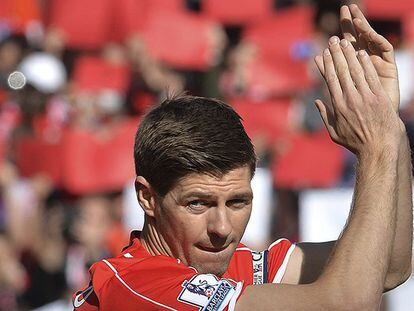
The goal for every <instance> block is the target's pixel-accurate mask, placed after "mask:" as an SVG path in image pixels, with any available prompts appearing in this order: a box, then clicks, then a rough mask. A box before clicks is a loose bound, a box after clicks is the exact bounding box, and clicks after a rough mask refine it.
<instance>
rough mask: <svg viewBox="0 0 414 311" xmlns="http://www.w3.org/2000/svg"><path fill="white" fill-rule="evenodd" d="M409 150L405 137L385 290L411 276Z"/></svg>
mask: <svg viewBox="0 0 414 311" xmlns="http://www.w3.org/2000/svg"><path fill="white" fill-rule="evenodd" d="M411 172H412V168H411V150H410V145H409V142H408V138H407V136H406V135H405V136H404V138H403V139H402V140H401V144H400V150H399V158H398V201H397V202H398V203H397V212H396V213H397V214H396V215H397V216H396V217H397V218H396V228H395V237H394V242H393V247H392V253H391V260H390V267H389V269H388V273H387V279H386V283H385V290H389V289H392V288H394V287H396V286H398V285H400V284H401V283H402V282H404V281H405V280H406V279H407V278H408V277H409V275H410V274H411V256H412V238H413V204H412V173H411Z"/></svg>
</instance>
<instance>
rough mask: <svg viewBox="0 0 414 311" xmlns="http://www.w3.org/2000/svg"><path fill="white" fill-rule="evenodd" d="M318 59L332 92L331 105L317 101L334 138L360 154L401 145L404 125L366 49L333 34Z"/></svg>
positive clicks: (317, 61) (320, 68) (316, 59)
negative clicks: (356, 46)
mask: <svg viewBox="0 0 414 311" xmlns="http://www.w3.org/2000/svg"><path fill="white" fill-rule="evenodd" d="M315 61H316V64H317V66H318V68H319V70H320V72H321V74H322V76H323V77H324V79H325V81H326V84H327V86H328V90H329V93H330V95H331V101H332V106H329V105H327V103H323V102H322V101H320V100H317V101H316V106H317V108H318V109H319V112H320V114H321V116H322V119H323V121H324V123H325V126H326V128H327V130H328V132H329V134H330V136H331V138H332V139H333V140H334V141H335V142H336V143H338V144H341V145H343V146H344V147H346V148H348V149H349V150H350V151H352V152H354V153H355V154H357V155H367V154H368V155H369V154H372V152H375V151H378V150H384V149H383V148H386V147H390V146H391V145H392V147H395V146H398V144H397V143H398V142H399V140H400V138H401V133H402V131H403V130H402V129H403V126H402V123H401V120H400V119H399V117H398V115H397V114H396V113H395V111H394V110H393V108H392V105H391V99H390V97H389V96H388V95H387V93H386V91H385V89H384V87H383V85H382V84H381V82H380V79H379V75H378V74H377V71H376V68H375V66H374V64H373V62H372V58H371V57H370V56H369V55H368V54H367V52H366V51H365V50H360V51H358V53H356V51H355V49H354V47H353V46H352V44H351V43H350V42H349V41H348V40H345V39H343V40H341V41H339V38H338V37H332V38H331V39H330V40H329V49H325V51H324V52H323V56H321V55H318V56H317V57H316V58H315ZM396 144H397V145H396Z"/></svg>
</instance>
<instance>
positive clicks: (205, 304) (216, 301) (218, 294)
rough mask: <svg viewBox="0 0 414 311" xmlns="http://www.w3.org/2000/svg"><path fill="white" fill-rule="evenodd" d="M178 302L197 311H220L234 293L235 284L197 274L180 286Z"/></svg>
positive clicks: (210, 275)
mask: <svg viewBox="0 0 414 311" xmlns="http://www.w3.org/2000/svg"><path fill="white" fill-rule="evenodd" d="M182 287H183V290H182V291H181V293H180V295H179V296H178V298H177V299H178V301H181V302H184V303H188V304H191V305H193V306H197V307H199V310H208V311H221V310H223V309H224V308H225V307H226V306H227V304H228V303H229V301H230V299H231V297H232V296H233V294H234V293H235V292H236V284H235V283H234V282H232V281H230V280H227V279H218V278H217V277H216V276H215V275H213V274H199V275H196V276H194V277H193V278H192V279H191V280H189V281H188V280H186V281H184V282H183V284H182Z"/></svg>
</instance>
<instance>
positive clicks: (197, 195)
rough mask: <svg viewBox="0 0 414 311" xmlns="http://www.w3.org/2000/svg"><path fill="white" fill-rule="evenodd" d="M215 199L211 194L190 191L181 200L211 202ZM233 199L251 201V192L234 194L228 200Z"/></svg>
mask: <svg viewBox="0 0 414 311" xmlns="http://www.w3.org/2000/svg"><path fill="white" fill-rule="evenodd" d="M215 197H216V196H215V195H213V194H211V193H208V192H202V191H192V192H188V193H185V194H184V195H183V196H182V198H184V199H188V198H200V199H206V200H211V199H214V198H215ZM234 199H245V200H252V199H253V192H251V191H246V192H240V193H235V194H234V195H232V196H231V197H230V199H229V200H234Z"/></svg>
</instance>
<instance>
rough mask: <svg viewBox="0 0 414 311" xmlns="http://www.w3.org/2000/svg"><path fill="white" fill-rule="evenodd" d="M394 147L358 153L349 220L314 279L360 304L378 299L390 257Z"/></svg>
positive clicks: (394, 197)
mask: <svg viewBox="0 0 414 311" xmlns="http://www.w3.org/2000/svg"><path fill="white" fill-rule="evenodd" d="M394 149H395V151H394V150H385V151H382V152H381V153H380V154H379V156H374V155H372V156H369V157H363V158H361V159H360V161H359V164H358V168H357V182H356V186H355V193H354V202H353V207H352V211H351V214H350V216H349V220H348V223H347V225H346V227H345V229H344V231H343V233H342V235H341V237H340V239H339V240H338V243H337V245H336V247H335V249H334V251H333V254H332V256H331V258H330V260H329V261H328V264H327V266H326V268H325V270H324V271H323V273H322V275H321V277H320V278H319V279H318V280H317V282H318V283H322V284H325V285H326V284H327V286H329V287H333V288H335V289H336V290H339V291H341V292H342V293H343V296H342V297H345V299H346V300H347V299H348V298H349V299H352V300H353V303H355V304H356V305H357V306H359V307H362V306H372V305H373V304H375V303H378V302H379V301H380V298H381V295H382V292H383V287H384V282H385V278H386V274H387V271H388V266H389V262H390V257H391V251H392V244H393V240H394V234H395V222H396V205H397V181H398V176H397V161H398V150H397V148H394Z"/></svg>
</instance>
